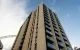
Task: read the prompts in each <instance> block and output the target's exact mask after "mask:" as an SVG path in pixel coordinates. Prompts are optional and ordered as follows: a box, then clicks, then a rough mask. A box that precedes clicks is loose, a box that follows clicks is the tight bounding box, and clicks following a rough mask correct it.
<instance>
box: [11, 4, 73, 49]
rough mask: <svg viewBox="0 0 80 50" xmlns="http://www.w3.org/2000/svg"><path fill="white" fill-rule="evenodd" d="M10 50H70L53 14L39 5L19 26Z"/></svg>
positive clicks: (67, 41)
mask: <svg viewBox="0 0 80 50" xmlns="http://www.w3.org/2000/svg"><path fill="white" fill-rule="evenodd" d="M12 50H72V47H71V44H70V42H69V40H68V38H67V36H66V34H65V32H64V30H63V27H62V25H61V23H60V21H59V19H58V17H57V16H56V14H55V13H54V12H52V11H51V10H50V9H49V8H47V7H46V6H45V5H44V4H40V5H39V6H38V8H37V9H36V10H35V11H33V12H32V13H31V14H30V15H29V16H28V18H27V19H26V21H25V22H24V23H23V25H22V26H21V28H20V30H19V33H18V35H17V37H16V40H15V42H14V45H13V47H12Z"/></svg>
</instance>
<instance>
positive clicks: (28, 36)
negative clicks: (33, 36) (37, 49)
mask: <svg viewBox="0 0 80 50" xmlns="http://www.w3.org/2000/svg"><path fill="white" fill-rule="evenodd" d="M32 21H33V13H32V15H31V19H30V22H29V25H28V29H27V33H26V36H25V40H24V43H23V47H22V50H27V49H28V43H29V38H30V33H31V27H32Z"/></svg>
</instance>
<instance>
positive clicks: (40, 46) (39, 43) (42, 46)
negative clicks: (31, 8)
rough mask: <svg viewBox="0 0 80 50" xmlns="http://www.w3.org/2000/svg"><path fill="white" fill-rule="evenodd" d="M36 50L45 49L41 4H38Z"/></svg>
mask: <svg viewBox="0 0 80 50" xmlns="http://www.w3.org/2000/svg"><path fill="white" fill-rule="evenodd" d="M37 50H46V39H45V28H44V17H43V6H42V5H40V7H39V23H38V39H37Z"/></svg>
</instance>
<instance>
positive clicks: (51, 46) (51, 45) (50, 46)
mask: <svg viewBox="0 0 80 50" xmlns="http://www.w3.org/2000/svg"><path fill="white" fill-rule="evenodd" d="M47 46H48V47H49V48H51V49H53V50H55V49H56V47H55V46H54V45H53V44H50V43H47Z"/></svg>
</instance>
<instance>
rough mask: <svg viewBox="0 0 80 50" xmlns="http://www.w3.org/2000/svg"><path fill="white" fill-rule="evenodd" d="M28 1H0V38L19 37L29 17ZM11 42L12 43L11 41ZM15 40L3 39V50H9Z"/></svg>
mask: <svg viewBox="0 0 80 50" xmlns="http://www.w3.org/2000/svg"><path fill="white" fill-rule="evenodd" d="M27 3H28V0H27V1H26V0H0V37H1V36H5V35H17V33H18V30H19V28H20V26H21V25H22V23H23V21H24V20H25V19H26V17H27V16H28V13H27V11H25V8H27ZM9 40H10V41H9ZM13 41H14V40H13V39H6V40H5V39H2V43H3V45H4V48H3V50H9V48H10V47H11V46H12V45H11V44H12V42H13Z"/></svg>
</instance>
